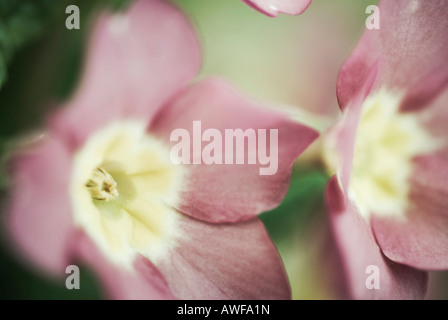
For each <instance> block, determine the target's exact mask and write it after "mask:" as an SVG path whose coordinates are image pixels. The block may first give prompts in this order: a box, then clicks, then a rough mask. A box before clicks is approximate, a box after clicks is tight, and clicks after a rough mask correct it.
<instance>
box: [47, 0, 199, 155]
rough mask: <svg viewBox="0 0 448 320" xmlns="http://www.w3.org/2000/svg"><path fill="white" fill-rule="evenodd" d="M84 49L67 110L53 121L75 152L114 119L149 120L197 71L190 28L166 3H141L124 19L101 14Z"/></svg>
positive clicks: (122, 15) (144, 0) (195, 46)
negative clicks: (79, 74)
mask: <svg viewBox="0 0 448 320" xmlns="http://www.w3.org/2000/svg"><path fill="white" fill-rule="evenodd" d="M88 48H89V51H88V53H87V62H86V66H85V72H84V76H83V77H82V79H81V82H80V87H79V88H78V90H77V92H76V94H75V95H74V97H73V98H72V100H71V102H70V103H69V105H68V107H69V110H67V111H66V110H63V111H62V112H61V113H60V114H59V116H57V117H56V118H54V119H53V120H52V126H53V127H54V128H56V130H57V131H58V133H59V134H60V135H62V136H63V138H64V139H65V140H66V141H67V142H69V143H71V144H73V145H74V146H75V147H76V146H79V145H80V144H82V143H83V142H84V141H85V139H86V138H87V137H88V136H89V135H90V134H91V133H92V132H93V131H95V130H96V129H98V128H99V127H101V126H103V125H104V124H107V123H109V122H111V121H113V120H115V119H124V118H134V119H139V118H141V117H144V118H149V117H150V116H151V115H152V114H153V113H154V112H155V111H156V110H157V109H158V108H159V107H160V106H161V105H162V104H163V103H164V102H165V101H166V100H167V99H168V98H169V97H170V96H171V95H173V94H174V93H175V92H177V91H178V90H179V89H180V88H181V87H183V86H184V85H185V84H186V83H187V82H188V81H190V80H191V79H192V78H193V77H194V76H195V75H196V73H197V71H198V69H199V65H200V53H199V46H198V42H197V39H196V37H195V35H194V33H193V30H192V28H191V26H190V24H189V22H188V21H187V19H186V17H185V16H184V15H183V14H182V13H181V12H180V11H178V10H176V9H175V8H174V7H173V6H171V5H170V4H168V3H167V2H164V1H156V0H139V1H137V2H136V3H135V4H133V5H132V6H131V7H130V9H129V10H128V11H126V12H125V13H120V14H118V13H117V14H103V15H102V16H101V17H100V18H99V19H98V22H97V23H96V25H95V28H94V31H93V35H92V37H91V39H90V42H89V45H88Z"/></svg>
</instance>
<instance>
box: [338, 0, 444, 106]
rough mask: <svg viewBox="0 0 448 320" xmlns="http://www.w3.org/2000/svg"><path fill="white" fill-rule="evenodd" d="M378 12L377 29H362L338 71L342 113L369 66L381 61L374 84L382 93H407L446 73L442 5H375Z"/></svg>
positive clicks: (400, 2) (399, 2)
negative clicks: (383, 88) (397, 90)
mask: <svg viewBox="0 0 448 320" xmlns="http://www.w3.org/2000/svg"><path fill="white" fill-rule="evenodd" d="M379 8H380V19H381V20H380V21H381V24H380V29H379V30H375V29H374V30H368V29H366V30H365V32H364V34H363V36H362V38H361V40H360V42H359V44H358V46H357V47H356V49H355V50H354V52H353V53H352V55H351V56H350V58H349V59H348V61H347V62H346V64H345V65H344V66H343V68H342V70H341V72H340V77H339V82H338V98H339V102H340V105H341V107H342V108H344V107H345V106H346V105H347V104H348V102H349V101H350V100H351V99H352V97H353V96H354V94H355V93H356V92H357V90H358V89H359V88H360V86H362V84H363V82H364V80H365V78H366V77H367V74H368V72H369V69H370V67H371V66H372V65H373V64H374V63H375V61H380V62H381V64H380V69H379V76H378V82H377V84H380V83H381V84H382V85H385V86H387V87H388V88H404V89H407V90H409V89H411V88H413V87H415V86H416V85H417V84H418V83H422V81H424V80H423V79H424V78H426V77H427V76H428V75H431V74H432V73H434V72H438V71H439V70H440V69H441V68H442V69H445V70H446V61H447V59H448V41H447V37H446V34H447V32H448V19H446V17H447V16H448V5H447V3H446V1H444V0H436V1H407V0H397V1H381V2H380V5H379ZM445 79H446V78H445ZM414 98H415V96H414Z"/></svg>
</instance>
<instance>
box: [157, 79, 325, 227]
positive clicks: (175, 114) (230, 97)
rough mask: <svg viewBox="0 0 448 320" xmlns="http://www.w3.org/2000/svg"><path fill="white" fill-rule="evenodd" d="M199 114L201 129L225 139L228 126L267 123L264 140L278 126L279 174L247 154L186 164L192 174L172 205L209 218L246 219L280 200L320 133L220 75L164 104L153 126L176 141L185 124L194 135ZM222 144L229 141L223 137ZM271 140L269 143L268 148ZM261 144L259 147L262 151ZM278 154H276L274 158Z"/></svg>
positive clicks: (249, 126)
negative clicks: (238, 159) (232, 160)
mask: <svg viewBox="0 0 448 320" xmlns="http://www.w3.org/2000/svg"><path fill="white" fill-rule="evenodd" d="M196 120H199V121H201V128H202V132H204V131H205V130H206V129H209V128H214V129H217V130H219V132H220V134H221V136H222V140H225V130H226V129H242V130H243V131H245V130H246V129H254V130H257V129H267V133H266V136H267V138H266V140H267V141H269V129H278V157H277V159H278V168H277V171H276V173H275V174H272V175H260V168H262V167H267V166H268V165H260V164H259V161H257V164H248V160H247V159H246V160H245V161H244V163H245V164H233V165H232V164H226V165H224V164H211V165H207V164H204V163H202V164H194V165H193V164H190V165H184V166H185V168H186V170H187V171H188V178H187V179H185V184H184V185H183V186H182V188H181V189H182V191H181V194H180V199H179V200H178V203H172V204H171V205H172V206H174V207H176V208H177V209H178V210H179V211H181V212H182V213H185V214H187V215H190V216H192V217H195V218H197V219H200V220H203V221H209V222H232V221H239V220H247V219H249V218H251V217H253V216H254V215H256V214H258V213H260V212H262V211H266V210H269V209H272V208H274V207H275V206H277V205H278V204H279V203H280V202H281V200H282V199H283V197H284V195H285V194H286V192H287V190H288V184H289V179H290V173H291V168H292V164H293V162H294V160H295V159H296V158H297V157H298V156H299V154H300V153H301V152H302V151H303V150H304V149H305V148H306V147H307V146H308V145H309V144H310V143H311V142H312V141H313V140H314V139H315V138H316V137H317V135H318V134H317V132H315V131H314V130H312V129H310V128H308V127H305V126H303V125H300V124H298V123H295V122H292V121H290V120H288V119H287V118H286V117H284V116H282V115H281V114H277V113H275V112H272V111H268V110H263V109H261V108H257V106H256V105H255V104H254V103H251V102H249V101H248V100H246V99H244V98H243V97H241V96H240V94H238V93H236V92H235V90H234V89H233V88H231V87H230V86H229V85H228V84H226V83H224V82H222V81H220V80H217V79H211V80H206V81H203V82H201V83H199V84H196V85H194V86H192V87H191V88H189V89H187V90H186V91H184V92H182V93H181V94H180V95H179V96H178V97H177V98H176V99H175V100H174V101H172V103H171V104H169V105H167V106H166V107H165V108H163V109H162V110H161V112H160V113H159V114H158V115H157V116H156V118H155V120H154V122H153V123H152V125H151V126H150V129H149V130H150V131H151V132H152V133H155V134H156V135H158V136H159V137H161V138H162V139H163V140H164V141H165V142H166V143H167V144H168V145H170V146H173V145H175V144H177V142H170V141H169V139H170V134H171V132H172V131H173V130H175V129H178V128H184V129H186V130H187V131H188V132H189V135H190V139H194V131H193V130H192V128H193V121H196ZM255 132H257V131H255ZM246 141H247V139H246ZM207 143H208V142H207ZM205 144H206V143H203V145H205ZM247 145H248V143H245V149H244V150H245V154H246V155H247V154H249V153H251V154H255V155H256V154H257V150H256V146H255V148H250V147H248V146H247ZM222 146H223V147H224V146H225V142H224V141H223V142H222ZM270 146H271V144H270V143H268V146H267V149H268V151H269V148H270ZM228 150H229V148H225V150H224V152H223V157H222V159H223V163H224V159H225V153H226V152H228ZM260 150H261V148H258V152H260ZM265 151H266V150H265ZM199 156H201V155H199ZM274 158H275V154H274V156H273V159H272V162H275V160H274Z"/></svg>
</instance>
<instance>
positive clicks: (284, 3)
mask: <svg viewBox="0 0 448 320" xmlns="http://www.w3.org/2000/svg"><path fill="white" fill-rule="evenodd" d="M243 1H244V2H245V3H247V4H248V5H249V6H251V7H252V8H255V9H257V10H258V11H260V12H262V13H264V14H265V15H267V16H270V17H276V16H277V15H278V14H279V13H285V14H291V15H298V14H301V13H302V12H304V11H305V10H306V8H308V6H309V5H310V4H311V0H243Z"/></svg>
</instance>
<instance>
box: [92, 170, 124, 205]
mask: <svg viewBox="0 0 448 320" xmlns="http://www.w3.org/2000/svg"><path fill="white" fill-rule="evenodd" d="M86 187H87V189H88V190H89V192H90V195H91V196H92V199H93V200H97V201H106V202H107V201H110V200H113V199H115V198H117V197H118V190H117V183H116V182H115V180H114V178H113V177H112V176H111V175H110V174H109V173H108V172H107V171H106V170H104V169H103V168H100V167H98V168H96V169H95V170H93V172H92V176H91V177H90V179H89V181H87V183H86Z"/></svg>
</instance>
